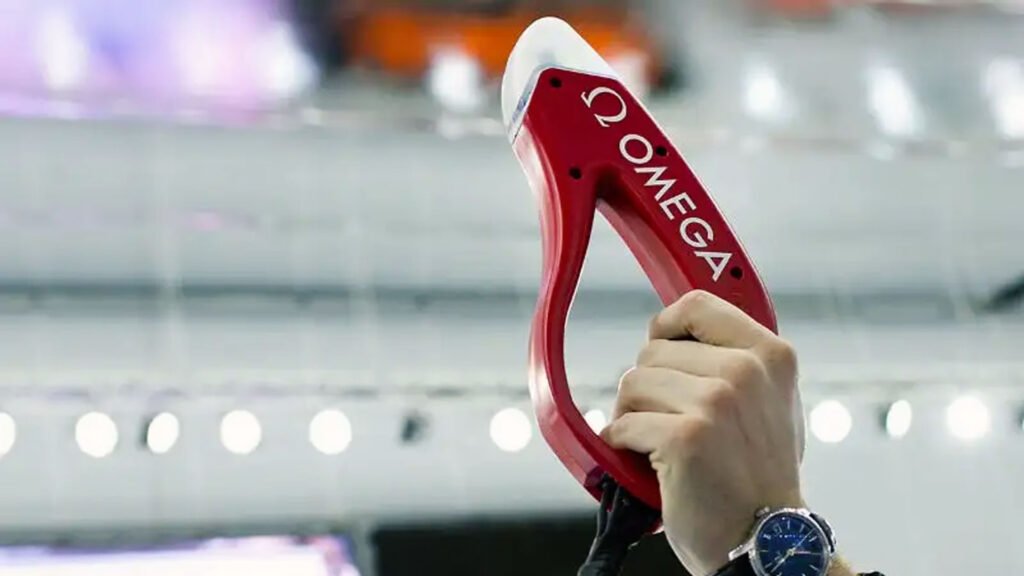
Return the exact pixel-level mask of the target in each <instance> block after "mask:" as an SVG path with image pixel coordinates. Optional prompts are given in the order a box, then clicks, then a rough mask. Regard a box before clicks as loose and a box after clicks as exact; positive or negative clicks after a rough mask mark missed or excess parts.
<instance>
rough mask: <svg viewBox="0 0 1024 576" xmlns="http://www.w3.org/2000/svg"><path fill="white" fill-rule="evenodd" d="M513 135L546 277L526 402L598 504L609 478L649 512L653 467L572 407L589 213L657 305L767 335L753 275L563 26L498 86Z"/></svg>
mask: <svg viewBox="0 0 1024 576" xmlns="http://www.w3.org/2000/svg"><path fill="white" fill-rule="evenodd" d="M502 111H503V115H504V120H505V124H506V126H507V128H508V131H509V138H510V139H511V141H512V146H513V148H514V149H515V153H516V156H517V157H518V158H519V162H520V163H521V164H522V167H523V170H524V171H525V172H526V177H527V179H528V180H529V182H530V187H531V188H532V189H533V191H534V193H535V194H536V196H537V199H538V201H539V205H540V222H541V232H542V234H543V249H544V260H543V261H544V270H543V275H542V281H541V288H540V296H539V299H538V302H537V309H536V314H535V316H534V318H533V328H532V333H531V337H530V360H529V362H530V365H529V371H530V393H531V396H532V398H533V405H534V408H535V410H536V413H537V421H538V424H539V426H540V429H541V431H542V433H543V435H544V438H545V439H546V440H547V442H548V444H549V445H550V446H551V449H552V450H553V451H554V452H555V454H557V455H558V457H559V459H560V460H561V461H562V463H563V464H564V465H565V467H566V468H568V469H569V471H570V472H571V473H572V475H573V476H574V477H575V478H576V479H577V480H578V481H579V482H580V483H581V484H582V485H583V486H584V487H585V488H586V489H587V490H588V491H589V492H590V493H591V494H593V495H594V496H595V497H596V498H598V499H599V500H600V499H601V494H602V486H601V484H602V479H603V478H605V477H606V476H607V477H610V478H611V479H612V480H614V481H615V482H617V483H618V484H619V486H621V487H622V488H624V489H625V490H626V491H628V492H629V493H630V494H632V495H633V496H634V497H636V498H637V499H639V500H640V501H642V502H643V503H644V504H646V505H647V506H649V507H651V508H653V509H654V510H660V509H661V497H660V494H659V491H658V480H657V477H656V476H655V474H654V471H653V470H652V469H651V466H650V463H649V462H648V460H647V459H646V458H645V457H643V456H641V455H639V454H636V453H633V452H628V451H620V450H614V449H612V448H611V447H609V446H608V445H607V444H606V443H605V442H604V441H603V440H601V438H600V437H599V436H598V435H597V434H595V433H594V432H593V431H592V430H591V428H590V426H588V424H587V423H586V421H585V420H584V418H583V416H582V415H581V414H580V412H579V410H578V409H577V407H576V405H575V404H574V402H573V399H572V395H571V391H570V389H569V383H568V378H567V376H566V370H565V358H564V341H565V326H566V321H567V319H568V316H569V308H570V307H571V305H572V300H573V297H574V295H575V293H576V287H577V285H578V283H579V278H580V272H581V271H582V268H583V261H584V257H585V255H586V252H587V246H588V243H589V240H590V231H591V227H592V225H593V220H594V212H595V211H600V212H601V214H603V215H604V217H605V218H606V219H607V220H608V222H610V223H611V225H612V227H613V228H614V229H615V230H616V232H618V234H619V236H621V237H622V239H623V241H624V242H625V243H626V245H627V246H628V247H629V249H630V250H631V251H632V253H633V255H634V256H635V257H636V259H637V260H638V261H639V263H640V265H641V267H642V268H643V270H644V271H645V272H646V274H647V277H648V278H649V279H650V281H651V284H652V285H653V286H654V290H655V291H656V292H657V293H658V296H659V297H660V298H661V300H662V302H664V303H665V304H668V303H670V302H673V301H674V300H676V299H677V298H679V297H680V296H681V295H682V294H684V293H685V292H687V291H689V290H693V289H701V290H706V291H708V292H711V293H714V294H716V295H718V296H720V297H721V298H724V299H725V300H728V301H729V302H732V303H733V304H735V305H736V306H738V307H739V308H741V309H742V310H744V311H745V312H746V313H747V314H749V315H750V316H751V317H753V318H754V319H755V320H757V321H758V322H760V323H761V324H763V325H764V326H767V327H768V328H769V329H771V330H772V331H776V323H775V312H774V310H773V308H772V303H771V300H770V299H769V297H768V294H767V292H766V291H765V288H764V285H763V284H762V283H761V280H760V278H759V277H758V275H757V272H756V271H755V270H754V266H753V264H752V263H751V262H750V260H749V259H748V258H747V255H746V254H745V253H744V251H743V247H742V246H741V245H740V242H739V240H738V239H737V238H736V235H735V234H733V231H732V230H731V229H730V228H729V225H728V224H727V223H726V221H725V219H724V218H723V217H722V214H721V212H719V210H718V208H717V207H716V206H715V203H714V201H713V200H712V199H711V196H710V195H709V194H708V193H707V191H706V190H705V189H704V187H703V186H702V185H701V183H700V182H699V181H698V180H697V177H696V176H695V175H694V174H693V172H692V171H691V170H690V167H689V166H687V164H686V161H685V160H683V157H682V156H681V155H680V154H679V151H678V150H676V148H675V147H674V146H673V145H672V143H671V142H670V141H669V139H668V138H667V137H666V136H665V133H664V132H662V130H661V129H660V128H659V127H658V125H657V124H656V123H655V121H654V119H653V118H651V115H650V114H649V113H648V111H647V110H646V109H645V108H644V106H643V105H642V104H641V103H640V102H639V100H637V99H636V98H635V97H634V96H633V95H632V94H631V93H630V92H629V90H627V89H626V87H625V86H624V85H623V83H622V82H621V81H620V80H619V79H618V77H617V76H616V74H615V73H614V72H613V71H612V69H611V68H610V67H609V66H608V64H607V63H606V62H605V61H604V60H603V59H602V58H601V57H600V56H599V55H598V54H597V53H596V52H595V51H594V50H593V48H591V47H590V45H589V44H587V43H586V41H584V40H583V39H582V38H581V37H580V36H579V35H578V34H577V33H576V32H575V30H573V29H572V28H571V27H570V26H569V25H568V24H566V23H565V22H563V21H561V20H558V19H556V18H544V19H541V20H538V21H537V22H535V23H533V24H532V25H531V26H530V27H529V28H527V30H526V31H525V32H524V33H523V35H522V37H521V38H520V39H519V42H518V43H517V44H516V47H515V48H514V49H513V51H512V54H511V56H510V57H509V62H508V66H507V69H506V71H505V77H504V79H503V82H502Z"/></svg>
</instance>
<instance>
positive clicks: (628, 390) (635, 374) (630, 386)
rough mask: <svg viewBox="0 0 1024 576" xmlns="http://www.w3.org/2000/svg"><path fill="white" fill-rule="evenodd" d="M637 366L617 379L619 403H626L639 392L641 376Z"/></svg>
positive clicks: (633, 398)
mask: <svg viewBox="0 0 1024 576" xmlns="http://www.w3.org/2000/svg"><path fill="white" fill-rule="evenodd" d="M640 376H641V375H640V371H639V370H638V369H637V368H631V369H629V370H627V371H626V373H625V374H623V375H622V378H620V379H619V403H620V404H624V405H628V404H629V403H630V402H631V401H632V400H635V399H636V397H637V396H638V395H639V393H640V387H641V377H640Z"/></svg>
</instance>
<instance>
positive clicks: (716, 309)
mask: <svg viewBox="0 0 1024 576" xmlns="http://www.w3.org/2000/svg"><path fill="white" fill-rule="evenodd" d="M772 336H773V334H772V332H771V330H768V329H767V328H765V327H764V326H762V325H760V324H758V323H757V321H756V320H754V319H753V318H751V317H750V316H748V315H747V314H746V313H745V312H743V311H742V310H740V309H739V308H737V307H736V306H733V305H732V304H731V303H729V302H726V301H725V300H723V299H721V298H719V297H718V296H715V295H714V294H711V293H710V292H705V291H703V290H692V291H690V292H687V293H686V294H683V296H682V297H681V298H679V299H678V300H676V301H675V302H673V303H672V304H669V305H668V306H667V307H666V308H665V309H663V310H662V311H661V312H659V313H658V315H657V316H655V317H654V319H653V320H651V325H650V329H649V331H648V337H649V338H650V339H651V340H685V339H694V340H697V341H700V342H704V343H705V344H711V345H713V346H726V347H730V348H752V347H754V346H756V345H757V344H759V343H760V342H762V341H764V340H765V339H768V338H771V337H772Z"/></svg>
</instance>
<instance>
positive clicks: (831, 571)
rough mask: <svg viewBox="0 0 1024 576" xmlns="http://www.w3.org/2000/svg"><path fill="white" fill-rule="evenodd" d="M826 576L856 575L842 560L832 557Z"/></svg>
mask: <svg viewBox="0 0 1024 576" xmlns="http://www.w3.org/2000/svg"><path fill="white" fill-rule="evenodd" d="M828 576H857V573H856V572H854V571H853V569H852V568H850V565H849V564H847V563H846V562H845V561H844V560H843V559H842V558H840V557H839V556H834V557H833V558H832V564H831V565H830V566H829V568H828Z"/></svg>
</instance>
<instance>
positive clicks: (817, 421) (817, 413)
mask: <svg viewBox="0 0 1024 576" xmlns="http://www.w3.org/2000/svg"><path fill="white" fill-rule="evenodd" d="M810 425H811V433H813V434H814V436H815V438H817V439H818V440H820V441H822V442H824V443H826V444H836V443H839V442H842V441H843V440H845V439H846V437H847V436H848V435H849V434H850V430H851V429H852V428H853V418H852V417H851V416H850V411H849V410H847V409H846V406H843V404H842V403H841V402H839V401H838V400H825V401H824V402H821V403H819V404H818V405H817V406H815V407H814V409H813V410H811V416H810Z"/></svg>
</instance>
